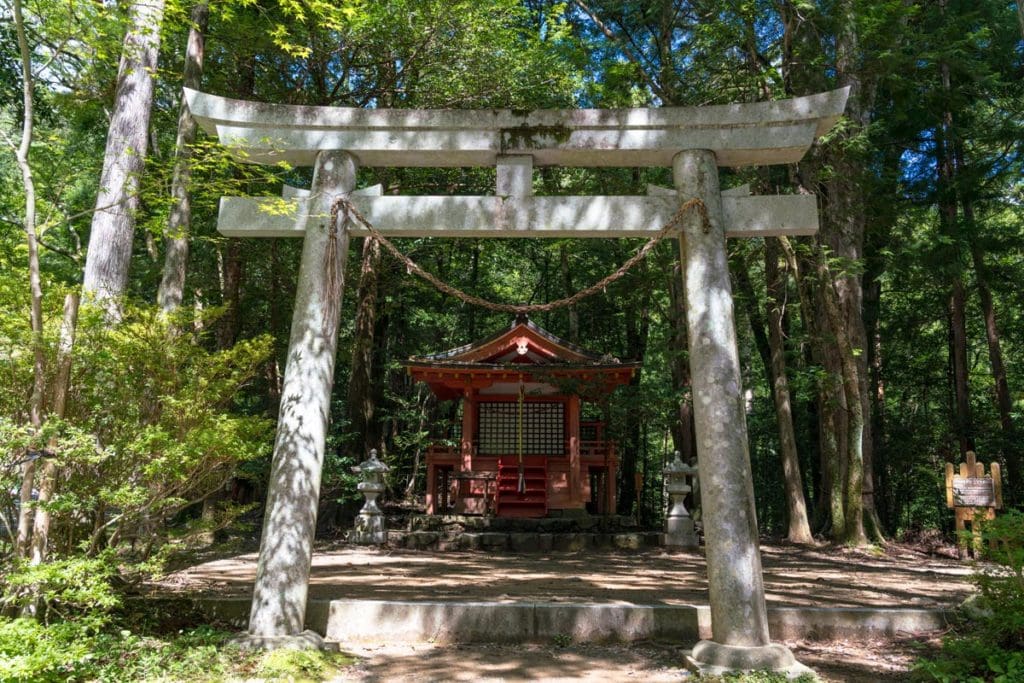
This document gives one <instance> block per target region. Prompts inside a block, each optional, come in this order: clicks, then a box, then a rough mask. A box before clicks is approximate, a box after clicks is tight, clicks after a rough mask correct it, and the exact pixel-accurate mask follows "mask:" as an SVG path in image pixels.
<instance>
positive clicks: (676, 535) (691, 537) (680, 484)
mask: <svg viewBox="0 0 1024 683" xmlns="http://www.w3.org/2000/svg"><path fill="white" fill-rule="evenodd" d="M663 472H664V474H665V488H666V489H667V490H668V495H669V497H670V499H671V504H672V505H671V507H670V508H669V511H668V516H667V517H666V518H665V540H664V545H665V547H667V548H696V547H697V534H696V533H695V532H694V530H693V518H692V517H690V513H689V512H688V511H687V510H686V506H685V505H684V504H683V499H684V498H686V494H687V493H689V492H690V491H692V490H693V486H692V485H691V482H695V481H696V479H697V468H696V467H694V466H692V465H687V464H686V463H684V462H683V460H682V457H681V456H680V454H679V451H676V452H675V457H674V458H673V459H672V462H670V463H668V464H667V465H665V469H664V470H663Z"/></svg>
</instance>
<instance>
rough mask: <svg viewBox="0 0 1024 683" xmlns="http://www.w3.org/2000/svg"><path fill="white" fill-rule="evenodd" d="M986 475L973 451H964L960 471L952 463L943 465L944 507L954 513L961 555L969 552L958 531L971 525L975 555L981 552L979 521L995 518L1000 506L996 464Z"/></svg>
mask: <svg viewBox="0 0 1024 683" xmlns="http://www.w3.org/2000/svg"><path fill="white" fill-rule="evenodd" d="M988 470H989V471H988V474H986V473H985V465H984V463H980V462H978V461H977V457H976V456H975V455H974V451H968V452H967V462H962V463H960V469H959V471H956V469H955V468H954V467H953V463H951V462H950V463H946V506H947V507H950V508H954V509H955V510H956V530H957V544H958V545H959V546H960V551H961V555H963V554H965V553H966V551H967V550H968V548H967V543H966V541H965V540H964V538H963V534H962V533H961V532H963V531H965V530H966V527H967V525H968V524H970V525H971V532H972V535H973V536H974V548H973V549H974V553H975V556H977V554H978V551H979V550H980V549H981V529H980V528H979V527H978V526H977V525H976V524H975V522H976V520H978V519H995V518H996V510H997V509H1000V508H1002V507H1003V485H1002V474H1001V472H1000V468H999V463H997V462H994V463H991V464H990V465H989V467H988Z"/></svg>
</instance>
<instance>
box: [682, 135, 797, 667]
mask: <svg viewBox="0 0 1024 683" xmlns="http://www.w3.org/2000/svg"><path fill="white" fill-rule="evenodd" d="M672 174H673V179H674V181H675V186H676V191H677V193H678V198H679V201H680V203H682V202H686V201H688V200H690V199H699V200H701V201H702V202H703V203H704V206H705V207H706V209H707V218H708V224H707V225H706V224H705V223H704V220H703V218H702V217H701V216H700V214H699V213H697V212H695V211H691V212H689V213H688V214H687V215H686V217H685V219H684V222H683V235H682V236H681V238H680V240H679V249H680V262H681V263H682V265H683V285H684V291H685V292H686V323H687V337H688V340H689V356H690V377H691V378H692V380H691V382H692V390H693V414H694V427H695V431H696V436H697V465H698V468H699V470H700V486H701V491H702V495H701V501H702V502H703V508H704V512H703V515H704V516H703V519H704V537H705V545H706V552H707V568H708V598H709V602H710V604H711V634H712V640H711V641H707V640H702V641H701V642H699V643H697V645H696V646H695V647H694V648H693V655H692V664H693V665H694V667H695V668H698V669H700V670H702V671H707V672H709V673H714V672H715V671H727V670H733V669H775V670H780V669H790V670H791V671H792V670H793V669H794V667H799V668H801V669H802V668H803V667H802V665H800V664H798V663H797V662H796V660H795V659H794V657H793V654H792V653H791V652H790V651H789V650H788V649H787V648H785V647H784V646H782V645H772V644H771V639H770V638H769V636H768V612H767V608H766V606H765V600H764V581H763V579H762V575H761V550H760V547H759V545H758V533H757V515H756V513H755V509H754V481H753V477H752V475H751V471H750V453H749V446H748V445H747V420H746V414H745V411H744V401H743V388H742V384H741V383H740V362H739V351H738V349H737V345H736V321H735V317H734V315H733V302H732V287H731V285H730V283H729V263H728V258H727V255H726V248H725V226H724V224H723V223H724V220H723V212H722V195H721V191H720V190H719V187H718V164H717V161H716V158H715V153H714V152H712V151H710V150H685V151H682V152H680V153H678V154H677V155H676V156H675V158H674V159H673V160H672Z"/></svg>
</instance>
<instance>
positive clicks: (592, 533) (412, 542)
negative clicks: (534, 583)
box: [388, 515, 662, 553]
mask: <svg viewBox="0 0 1024 683" xmlns="http://www.w3.org/2000/svg"><path fill="white" fill-rule="evenodd" d="M661 540H662V534H661V532H660V531H652V530H648V529H643V528H640V527H639V526H638V525H637V524H636V522H634V521H633V520H632V518H629V517H619V516H607V517H604V516H602V517H598V516H577V517H543V518H520V517H473V516H468V515H418V516H415V517H412V518H410V519H409V522H408V525H407V527H406V529H404V530H389V531H388V545H390V546H392V547H396V548H408V549H414V550H437V551H457V550H487V551H499V552H501V551H508V552H517V553H522V552H578V551H581V550H640V549H642V548H654V547H658V546H660V545H661Z"/></svg>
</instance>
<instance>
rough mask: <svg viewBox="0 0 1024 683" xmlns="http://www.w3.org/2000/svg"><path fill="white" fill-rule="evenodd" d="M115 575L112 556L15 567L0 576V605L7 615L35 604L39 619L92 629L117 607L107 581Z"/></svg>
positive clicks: (115, 596)
mask: <svg viewBox="0 0 1024 683" xmlns="http://www.w3.org/2000/svg"><path fill="white" fill-rule="evenodd" d="M117 573H118V567H117V564H116V560H115V557H114V555H113V553H111V552H105V553H103V554H101V555H100V556H99V557H95V558H91V557H88V558H87V557H70V558H67V559H59V560H53V561H51V562H46V563H43V564H37V565H32V564H24V563H23V564H18V565H15V566H14V567H12V568H11V570H10V571H8V572H5V574H4V575H3V576H2V577H0V595H2V598H0V605H3V606H4V607H6V608H7V609H8V611H11V612H15V613H16V612H20V611H21V610H22V609H23V608H26V607H29V606H30V605H36V606H38V608H39V610H40V611H39V616H40V617H41V618H42V619H43V620H44V621H45V622H49V621H50V620H52V619H55V618H60V619H65V620H68V619H71V620H76V621H78V622H79V623H81V624H85V623H88V624H90V625H91V626H93V627H94V628H98V627H100V626H102V625H103V624H104V623H105V621H106V616H107V614H108V613H109V612H110V611H111V610H113V609H115V608H117V607H119V606H120V604H121V596H120V595H119V594H118V593H116V592H115V591H114V589H113V586H112V584H111V581H112V580H113V578H114V577H115V576H116V575H117Z"/></svg>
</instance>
